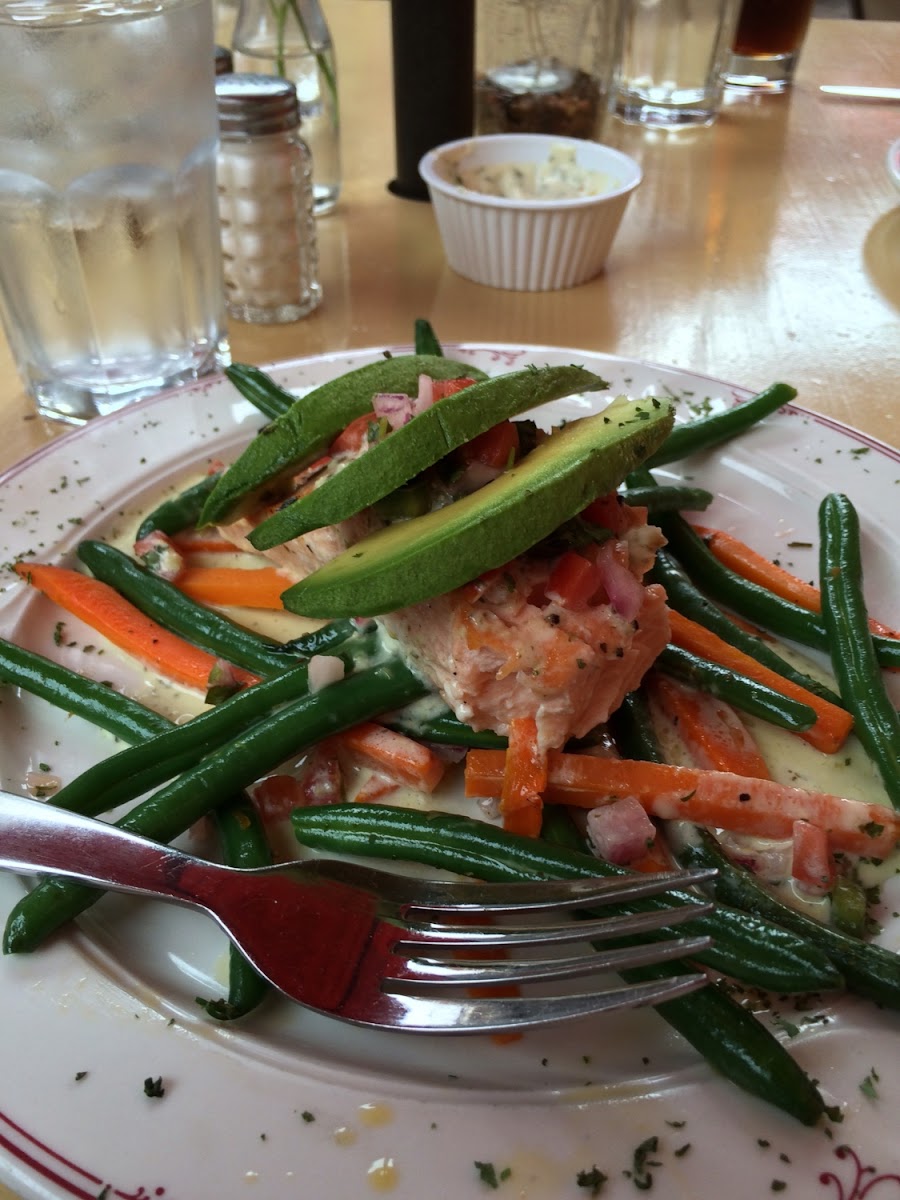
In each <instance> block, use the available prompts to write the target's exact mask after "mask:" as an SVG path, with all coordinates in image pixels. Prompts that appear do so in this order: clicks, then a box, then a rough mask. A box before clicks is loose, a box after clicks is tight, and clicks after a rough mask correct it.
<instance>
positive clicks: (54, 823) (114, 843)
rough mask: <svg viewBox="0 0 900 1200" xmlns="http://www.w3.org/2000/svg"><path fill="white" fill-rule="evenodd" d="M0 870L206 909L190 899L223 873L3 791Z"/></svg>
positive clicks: (125, 833) (177, 852)
mask: <svg viewBox="0 0 900 1200" xmlns="http://www.w3.org/2000/svg"><path fill="white" fill-rule="evenodd" d="M0 867H2V868H4V869H6V870H10V871H18V872H21V873H23V874H24V873H31V872H34V871H36V872H39V873H41V874H50V875H64V876H66V877H68V878H69V879H74V880H77V881H78V882H80V883H87V884H90V885H93V886H96V887H104V888H112V889H113V890H115V891H121V892H137V893H139V894H141V895H146V896H158V897H161V898H163V899H170V900H180V901H182V902H183V903H186V904H194V905H199V906H201V907H203V902H202V900H200V899H199V898H197V897H195V896H194V895H193V894H192V893H193V890H194V887H196V886H198V885H200V890H201V891H203V890H205V889H204V888H203V886H202V884H201V880H202V881H203V883H205V884H206V886H207V887H208V886H209V883H210V881H209V880H208V879H206V876H208V875H209V874H215V873H217V872H219V871H221V870H222V868H221V867H217V866H216V865H215V864H212V863H205V862H203V861H202V860H201V859H197V858H193V857H192V856H191V855H189V854H183V853H182V852H181V851H180V850H174V849H173V848H172V847H171V846H161V845H159V844H158V843H157V842H151V841H148V840H147V839H146V838H142V837H138V836H137V834H134V833H129V832H128V831H127V830H124V829H120V828H119V827H118V826H116V825H110V824H108V823H107V822H106V821H95V820H93V819H92V818H90V817H83V816H80V815H79V814H78V813H72V812H67V811H66V810H65V809H62V808H55V807H54V806H53V805H52V804H45V803H43V802H42V801H39V800H29V799H26V798H25V797H23V796H14V795H11V794H10V793H9V792H3V791H0Z"/></svg>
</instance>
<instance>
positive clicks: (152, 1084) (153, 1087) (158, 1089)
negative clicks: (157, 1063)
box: [144, 1075, 166, 1100]
mask: <svg viewBox="0 0 900 1200" xmlns="http://www.w3.org/2000/svg"><path fill="white" fill-rule="evenodd" d="M165 1094H166V1089H165V1088H164V1087H163V1081H162V1075H157V1077H156V1078H155V1079H154V1078H153V1077H152V1076H150V1075H148V1076H147V1078H146V1079H145V1080H144V1095H145V1096H150V1097H152V1098H153V1099H154V1100H161V1099H162V1097H163V1096H164V1095H165Z"/></svg>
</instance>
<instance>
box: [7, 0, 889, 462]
mask: <svg viewBox="0 0 900 1200" xmlns="http://www.w3.org/2000/svg"><path fill="white" fill-rule="evenodd" d="M327 7H328V14H329V19H330V22H331V26H332V32H333V35H334V39H335V44H336V46H337V47H338V52H339V70H340V78H341V94H342V111H343V129H342V135H343V156H344V178H345V182H344V189H343V194H342V199H341V204H340V207H339V208H338V210H337V211H336V212H335V213H333V214H332V215H331V216H329V217H327V218H324V219H322V220H321V221H320V222H319V237H320V246H321V259H322V263H321V276H322V282H323V288H324V300H323V303H322V305H321V307H320V309H319V310H318V311H317V312H316V313H314V314H312V315H311V316H309V317H307V318H306V319H305V320H303V321H300V322H297V323H295V324H291V325H282V326H268V327H267V326H253V325H246V324H240V323H233V325H232V327H231V331H230V334H231V345H232V354H233V357H234V359H235V360H236V361H245V362H255V363H267V362H275V361H278V360H282V359H285V358H294V357H298V356H302V355H306V354H316V353H319V352H322V351H329V350H340V349H343V348H346V347H363V346H377V345H381V344H384V343H395V342H404V341H407V340H409V338H410V337H411V329H412V322H413V319H414V318H415V317H417V316H424V317H428V318H429V319H430V320H431V321H432V323H433V324H434V326H435V329H436V330H437V332H438V335H439V336H440V337H441V339H442V340H444V341H447V342H451V341H480V342H490V341H499V342H515V343H528V344H541V345H559V346H571V347H575V348H581V349H585V350H595V351H604V352H607V353H612V354H619V355H622V356H625V357H629V358H643V359H650V360H653V361H656V362H659V363H666V364H670V365H673V366H678V367H683V368H687V369H691V370H693V371H696V372H698V373H702V374H707V375H710V376H713V377H714V378H717V379H722V380H726V381H728V382H731V383H736V384H741V385H744V386H747V387H750V388H758V387H763V386H765V385H766V384H768V383H770V382H771V381H772V380H774V379H785V380H787V381H789V382H791V383H793V384H794V385H795V386H796V387H797V388H798V389H799V393H800V396H799V400H800V402H801V403H803V404H804V405H806V406H808V407H810V408H813V409H817V410H819V411H822V412H826V413H828V414H829V415H831V416H833V417H836V418H838V419H840V420H842V421H846V422H847V423H849V424H852V425H854V426H856V427H857V428H860V429H863V430H865V431H866V432H867V433H870V434H873V435H875V436H877V437H881V438H883V439H884V440H885V441H888V442H891V443H892V444H895V445H896V444H900V405H898V403H897V377H898V367H900V325H898V315H900V193H898V192H897V191H896V189H895V188H894V186H893V184H892V182H891V180H890V177H889V176H888V174H887V171H886V169H885V155H886V153H887V149H888V146H889V145H890V143H891V142H892V141H893V140H894V139H895V138H897V137H900V105H898V104H893V105H891V104H889V103H878V102H875V103H873V102H861V101H852V100H837V99H833V98H826V97H824V96H822V95H821V94H820V93H819V92H818V90H817V88H818V85H819V84H820V83H825V82H840V83H862V82H865V83H872V84H891V83H893V84H896V83H897V82H898V79H897V75H896V63H897V62H898V61H900V22H871V21H815V22H813V25H812V29H811V31H810V34H809V38H808V41H807V44H806V47H805V49H804V52H803V56H802V58H801V62H800V67H799V72H798V77H797V82H796V86H795V87H794V88H793V90H792V91H791V92H790V93H789V94H787V95H782V96H769V97H749V98H744V97H738V96H736V95H735V96H730V97H728V99H727V101H726V105H725V108H724V110H723V112H722V115H721V117H720V119H719V121H718V122H717V123H716V124H715V125H714V126H712V127H710V128H707V129H698V130H694V131H690V132H684V133H678V134H666V133H656V132H649V131H644V130H643V129H640V128H636V127H633V126H625V125H623V124H621V123H620V122H618V121H617V120H615V119H612V120H610V121H609V123H608V125H607V128H606V130H605V132H604V140H606V141H608V142H609V143H610V144H612V145H615V146H617V147H619V148H620V149H622V150H625V151H626V152H627V153H629V154H632V155H633V156H634V157H636V158H637V159H638V160H639V161H640V163H641V165H642V167H643V170H644V181H643V183H642V185H641V186H640V188H639V189H638V191H637V192H636V193H635V195H634V196H633V197H632V199H631V201H630V204H629V207H628V210H627V211H626V214H625V218H624V221H623V224H622V227H621V229H620V231H619V235H618V238H617V239H616V242H615V244H614V245H613V249H612V253H611V256H610V259H609V262H608V266H607V269H606V271H605V273H604V274H603V275H602V276H600V277H599V278H598V279H596V280H594V281H592V282H591V283H588V284H585V285H583V286H582V287H578V288H573V289H570V290H567V291H562V292H532V293H526V292H507V291H500V290H496V289H493V288H486V287H482V286H479V285H478V284H474V283H470V282H469V281H468V280H465V279H463V278H461V277H460V276H458V275H456V274H454V272H452V271H451V270H450V268H449V267H448V266H447V265H446V262H445V260H444V256H443V252H442V249H441V244H440V239H439V236H438V233H437V227H436V224H435V220H434V215H433V212H432V210H431V206H430V205H429V204H427V203H421V202H417V201H414V200H403V199H399V198H397V197H395V196H393V195H392V194H391V193H390V192H388V191H387V188H386V184H387V182H388V180H390V179H391V178H392V176H393V174H394V168H395V165H396V159H395V154H394V145H393V122H392V119H391V54H390V33H389V20H388V16H389V6H388V5H387V4H384V3H378V2H376V0H329V3H328V5H327ZM0 421H2V425H3V428H4V438H3V444H2V446H0V466H6V465H8V464H9V463H11V462H13V461H16V460H17V459H19V458H21V457H23V456H24V455H25V454H27V453H28V452H29V451H31V450H33V449H35V448H37V447H38V446H39V445H41V444H42V443H43V442H44V441H46V440H47V439H48V438H49V437H52V436H54V435H55V434H56V433H58V432H59V429H58V428H57V427H55V426H53V425H51V424H50V423H48V422H45V421H43V420H41V419H40V418H37V417H36V416H34V414H33V410H32V406H31V403H30V401H29V399H28V397H27V396H26V395H25V392H24V390H23V389H22V386H21V383H20V382H19V380H18V377H17V375H16V372H15V369H14V367H13V364H12V361H11V358H10V355H9V350H8V348H7V347H6V345H5V343H3V342H2V339H0Z"/></svg>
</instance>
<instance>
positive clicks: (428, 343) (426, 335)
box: [415, 317, 444, 358]
mask: <svg viewBox="0 0 900 1200" xmlns="http://www.w3.org/2000/svg"><path fill="white" fill-rule="evenodd" d="M415 352H416V354H434V355H435V356H436V357H438V358H440V357H442V356H443V353H444V351H443V350H442V349H441V343H440V342H439V341H438V338H437V334H436V333H435V332H434V330H433V329H432V328H431V322H430V321H426V320H425V318H424V317H416V324H415Z"/></svg>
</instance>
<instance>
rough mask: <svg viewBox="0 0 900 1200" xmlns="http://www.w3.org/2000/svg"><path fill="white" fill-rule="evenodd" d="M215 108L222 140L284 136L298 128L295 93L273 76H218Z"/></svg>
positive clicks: (297, 109)
mask: <svg viewBox="0 0 900 1200" xmlns="http://www.w3.org/2000/svg"><path fill="white" fill-rule="evenodd" d="M216 107H217V108H218V111H219V132H220V133H221V135H222V137H223V138H228V137H229V136H231V137H236V136H245V137H252V136H254V135H257V136H258V135H260V134H266V133H286V132H287V131H288V130H290V129H296V128H297V126H298V125H299V124H300V105H299V104H298V102H297V89H296V88H295V87H294V85H293V84H292V83H291V82H290V81H289V80H287V79H280V78H279V77H278V76H277V75H251V74H246V75H245V74H233V75H219V76H218V78H217V79H216Z"/></svg>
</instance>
